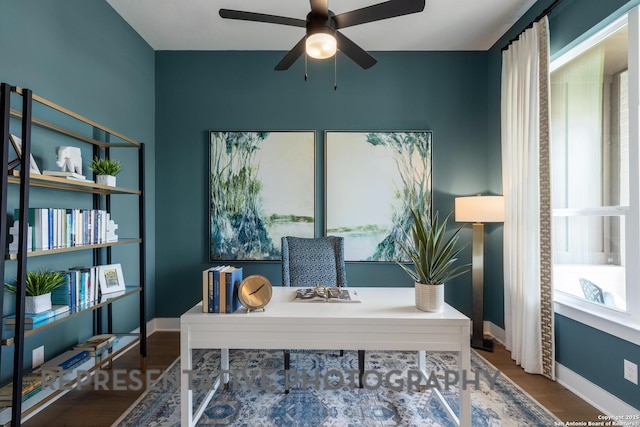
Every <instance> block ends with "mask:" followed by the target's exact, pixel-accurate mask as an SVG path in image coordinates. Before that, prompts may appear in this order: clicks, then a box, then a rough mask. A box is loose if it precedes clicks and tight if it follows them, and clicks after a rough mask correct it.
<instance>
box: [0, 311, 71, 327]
mask: <svg viewBox="0 0 640 427" xmlns="http://www.w3.org/2000/svg"><path fill="white" fill-rule="evenodd" d="M68 311H69V306H68V305H54V306H52V307H51V310H47V311H42V312H40V313H36V314H31V313H27V314H25V315H24V327H25V329H33V328H37V327H38V323H41V322H44V321H45V320H49V319H51V318H53V317H56V316H59V315H61V314H64V313H66V312H68ZM5 323H6V324H7V325H15V324H16V315H15V314H12V315H10V316H6V317H5Z"/></svg>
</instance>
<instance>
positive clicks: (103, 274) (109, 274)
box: [98, 264, 125, 295]
mask: <svg viewBox="0 0 640 427" xmlns="http://www.w3.org/2000/svg"><path fill="white" fill-rule="evenodd" d="M98 282H99V284H100V292H101V293H102V295H105V294H112V293H114V292H121V291H124V290H125V284H124V276H123V275H122V266H121V265H120V264H107V265H101V266H99V267H98Z"/></svg>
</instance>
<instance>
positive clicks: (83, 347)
mask: <svg viewBox="0 0 640 427" xmlns="http://www.w3.org/2000/svg"><path fill="white" fill-rule="evenodd" d="M115 341H116V336H115V335H114V334H101V335H94V336H93V337H91V338H89V339H88V340H86V341H85V342H83V343H80V344H78V345H76V346H75V347H73V349H74V350H80V351H87V352H89V356H100V355H102V354H103V353H104V352H106V351H108V350H109V349H111V348H112V347H113V344H114V343H115Z"/></svg>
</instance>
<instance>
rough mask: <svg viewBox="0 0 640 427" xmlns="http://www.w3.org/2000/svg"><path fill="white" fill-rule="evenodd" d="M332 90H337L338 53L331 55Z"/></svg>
mask: <svg viewBox="0 0 640 427" xmlns="http://www.w3.org/2000/svg"><path fill="white" fill-rule="evenodd" d="M333 90H338V52H336V53H335V54H334V55H333Z"/></svg>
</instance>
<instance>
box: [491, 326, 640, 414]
mask: <svg viewBox="0 0 640 427" xmlns="http://www.w3.org/2000/svg"><path fill="white" fill-rule="evenodd" d="M484 332H485V334H488V335H491V336H492V337H493V338H494V339H495V340H496V341H499V342H501V343H502V344H504V342H505V337H506V335H505V331H504V329H502V328H501V327H499V326H498V325H496V324H494V323H492V322H488V321H485V322H484ZM556 381H557V382H558V384H561V385H562V386H564V387H566V388H567V389H568V390H569V391H571V392H572V393H573V394H575V395H576V396H578V397H580V398H581V399H582V400H584V401H585V402H587V403H589V404H590V405H591V406H593V407H594V408H596V409H598V410H599V411H601V412H602V413H603V414H605V415H621V414H625V415H626V414H631V415H635V414H638V413H640V411H639V410H638V409H637V408H634V407H633V406H631V405H629V404H628V403H626V402H624V401H622V400H621V399H620V398H618V397H616V396H614V395H613V394H611V393H609V392H608V391H606V390H605V389H603V388H601V387H599V386H597V385H596V384H594V383H592V382H591V381H589V380H587V379H586V378H584V377H583V376H581V375H578V374H576V373H575V372H573V371H572V370H571V369H569V368H567V367H566V366H563V365H561V364H559V363H556ZM569 421H570V420H569Z"/></svg>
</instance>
